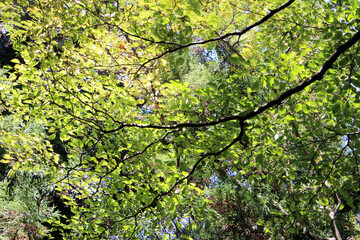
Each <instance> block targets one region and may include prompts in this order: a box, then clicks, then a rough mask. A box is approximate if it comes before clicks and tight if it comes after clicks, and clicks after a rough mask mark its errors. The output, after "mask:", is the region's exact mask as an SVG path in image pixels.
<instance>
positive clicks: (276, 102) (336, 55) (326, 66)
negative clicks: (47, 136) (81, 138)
mask: <svg viewBox="0 0 360 240" xmlns="http://www.w3.org/2000/svg"><path fill="white" fill-rule="evenodd" d="M359 40H360V31H359V32H357V33H356V34H354V35H353V36H352V37H351V38H350V39H349V40H348V41H346V42H345V43H344V44H342V45H340V46H338V47H337V48H336V50H335V51H334V52H333V54H332V55H331V56H330V57H329V58H328V59H327V60H326V61H325V63H324V64H323V65H322V66H321V68H320V69H319V71H317V72H316V73H315V74H313V75H312V76H311V77H310V78H309V79H308V80H306V81H304V82H302V83H301V84H299V85H298V86H296V87H294V88H291V89H289V90H287V91H285V92H283V93H282V94H281V95H280V96H279V97H277V98H276V99H274V100H271V101H270V102H267V103H266V104H264V105H263V106H261V107H258V108H257V109H255V110H253V111H251V112H249V113H247V114H245V115H230V116H226V117H221V118H218V119H216V120H214V121H209V122H202V123H191V122H188V123H178V124H174V125H153V124H149V125H145V124H134V123H130V124H122V125H120V126H119V127H117V128H114V129H111V130H105V129H100V131H102V132H103V133H112V132H116V131H119V130H120V129H123V128H127V127H136V128H154V129H176V128H185V127H204V126H213V125H217V124H220V123H224V122H228V121H232V120H240V121H242V122H245V121H246V120H249V119H251V118H253V117H256V116H257V115H259V114H261V113H263V112H265V111H266V110H268V109H270V108H272V107H275V106H277V105H279V104H281V103H282V102H283V101H284V100H286V99H288V98H289V97H291V96H292V95H294V94H296V93H299V92H301V91H302V90H304V89H305V88H306V87H307V86H309V85H311V84H312V83H314V82H316V81H318V80H321V79H322V78H323V77H324V75H325V73H326V72H327V71H328V70H329V69H330V67H331V66H332V65H333V64H334V62H335V61H336V60H337V59H338V58H339V57H340V55H341V54H343V53H344V52H345V51H346V50H347V49H349V48H350V47H352V46H353V45H354V44H355V43H357V42H358V41H359Z"/></svg>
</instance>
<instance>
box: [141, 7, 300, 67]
mask: <svg viewBox="0 0 360 240" xmlns="http://www.w3.org/2000/svg"><path fill="white" fill-rule="evenodd" d="M293 2H295V0H290V1H288V2H287V3H285V4H284V5H282V6H280V7H278V8H276V9H274V10H270V13H269V14H267V15H265V16H264V17H263V18H262V19H260V20H259V21H257V22H255V23H254V24H252V25H250V26H248V27H246V28H244V29H243V30H241V31H239V32H232V33H227V34H224V35H222V36H220V37H217V38H211V39H207V40H203V41H199V42H192V43H188V44H185V45H180V46H178V47H176V48H173V49H169V50H166V51H165V52H163V53H162V54H160V55H158V56H156V57H154V58H151V59H149V60H147V61H146V62H144V63H143V64H142V65H141V66H140V68H139V69H138V71H139V70H140V69H142V68H143V67H145V65H147V64H148V63H150V62H152V61H155V60H157V59H160V58H162V57H163V56H165V55H166V54H168V53H173V52H176V51H179V50H180V49H183V48H188V47H191V46H195V45H204V44H207V43H211V42H217V41H220V40H223V39H225V38H228V37H231V36H239V37H240V36H242V35H244V34H245V33H247V32H249V31H251V30H252V29H254V28H255V27H257V26H259V25H261V24H263V23H264V22H266V21H267V20H269V19H270V18H271V17H272V16H274V15H275V14H277V13H278V12H280V11H282V10H284V9H285V8H287V7H289V6H290V5H291V4H292V3H293ZM138 71H137V72H138Z"/></svg>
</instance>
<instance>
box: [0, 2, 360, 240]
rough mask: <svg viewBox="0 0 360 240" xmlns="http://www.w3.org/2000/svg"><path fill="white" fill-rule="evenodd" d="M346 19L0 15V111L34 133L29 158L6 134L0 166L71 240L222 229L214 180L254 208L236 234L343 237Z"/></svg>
mask: <svg viewBox="0 0 360 240" xmlns="http://www.w3.org/2000/svg"><path fill="white" fill-rule="evenodd" d="M358 5H359V3H358V1H357V0H352V1H350V0H349V1H308V0H302V1H301V0H299V1H295V0H290V1H288V2H283V1H277V0H273V1H271V2H263V1H225V0H224V1H222V0H219V1H195V0H189V1H171V0H161V1H141V0H139V1H92V2H89V1H81V0H80V1H65V0H59V1H47V0H44V1H24V0H23V1H15V2H13V1H4V2H3V3H1V4H0V7H1V14H2V16H1V19H2V21H3V23H4V25H5V27H6V29H7V30H8V31H9V32H10V33H11V43H12V45H13V48H14V49H15V50H16V51H17V52H18V53H19V57H18V59H16V58H15V59H13V60H12V62H13V63H14V67H13V69H12V73H11V74H10V75H9V76H8V77H7V79H6V80H7V81H8V82H10V83H11V84H10V87H9V88H6V89H3V90H2V94H1V97H2V98H4V97H6V103H9V106H7V108H8V109H9V111H10V112H11V113H12V114H13V115H14V116H16V118H18V119H21V120H23V121H25V122H27V123H41V124H43V126H46V128H47V130H46V131H44V134H43V135H42V137H41V138H39V139H38V144H37V145H32V144H31V143H30V142H29V141H23V142H21V143H19V142H18V141H15V140H14V136H15V135H16V137H17V138H21V137H22V139H26V138H24V134H27V133H26V132H18V133H16V134H15V133H7V136H6V137H2V138H1V140H0V142H1V144H2V145H3V146H7V147H8V150H7V151H8V154H7V155H6V159H7V161H10V163H11V164H12V168H13V171H20V170H22V171H29V170H31V169H33V168H34V167H35V166H36V165H39V164H40V165H42V166H46V168H47V169H48V173H49V174H50V173H51V174H52V175H53V181H54V185H56V187H57V191H59V192H61V193H62V197H63V199H64V200H65V201H67V204H68V205H69V206H70V207H71V209H72V213H73V214H74V215H73V216H72V217H71V218H70V219H69V224H68V225H66V224H64V223H59V225H62V227H65V228H66V227H67V228H69V229H71V232H70V233H68V234H69V236H68V237H71V238H76V237H77V238H109V237H118V238H123V239H126V238H128V239H131V238H139V237H140V236H143V237H144V238H145V237H148V236H150V237H152V238H156V237H157V238H160V239H162V238H166V237H168V236H169V235H170V237H177V238H184V239H186V238H188V239H191V238H201V236H204V235H202V234H206V228H207V227H208V226H209V223H210V220H211V218H208V219H206V214H205V213H213V214H223V216H224V217H223V218H222V219H223V222H218V225H221V224H222V223H223V224H224V225H223V226H225V224H228V223H229V222H226V221H232V220H231V218H228V217H226V215H228V216H230V215H231V214H229V212H226V211H223V210H225V208H224V209H219V208H218V207H217V203H216V200H217V199H221V198H218V197H214V196H216V194H215V195H213V197H210V198H209V195H208V194H205V193H207V192H208V191H209V182H213V181H215V180H214V176H221V177H222V178H225V179H226V181H230V182H231V184H232V185H233V186H236V188H235V189H237V190H236V191H238V193H240V192H244V194H245V192H246V194H245V195H244V196H247V198H250V199H251V197H250V196H252V198H253V199H254V202H253V203H251V204H249V205H248V207H250V208H252V210H254V208H255V207H256V206H263V207H264V211H263V212H262V213H261V214H259V213H257V212H255V211H252V210H251V211H249V213H250V212H251V213H252V214H253V218H252V219H251V221H250V219H248V220H249V221H247V220H246V221H244V223H246V224H248V225H247V228H248V229H249V226H251V225H253V229H263V235H259V236H261V237H267V238H270V237H273V238H281V237H282V238H286V239H296V238H309V239H325V238H329V237H331V236H333V237H334V238H336V239H342V238H345V237H347V236H355V235H356V234H358V233H357V231H356V229H355V225H354V224H352V223H351V221H350V220H351V219H354V216H355V214H356V213H358V210H359V200H360V199H359V194H358V193H359V186H360V185H359V179H360V178H359V154H358V151H359V150H358V149H359V147H358V145H359V139H358V135H359V130H358V129H359V121H358V118H357V114H358V107H359V96H358V89H359V73H358V71H357V70H358V67H359V61H360V59H359V57H358V51H359V43H358V42H359V39H360V32H359V26H358V22H359V21H358V17H359V14H360V9H359V6H358ZM24 16H26V17H24ZM194 59H195V60H194ZM211 64H213V65H211ZM174 66H176V67H174ZM211 66H213V67H211ZM214 66H220V67H214ZM196 69H197V70H198V72H196V71H195V70H196ZM199 69H200V70H199ZM200 73H201V74H204V75H202V76H206V77H204V78H201V79H202V80H203V81H201V82H196V80H197V79H196V77H195V76H197V75H199V74H200ZM205 73H206V74H205ZM208 73H211V74H208ZM191 74H193V75H191ZM212 76H215V77H212ZM204 79H205V80H204ZM190 80H191V81H190ZM189 82H190V83H191V84H189ZM45 133H46V134H45ZM14 134H15V135H14ZM54 139H57V142H58V143H59V144H60V145H61V146H62V149H63V150H64V151H65V152H66V157H63V158H59V157H58V156H57V154H56V153H54V152H52V151H51V147H50V148H49V147H46V148H44V146H49V145H50V144H49V142H48V141H53V140H54ZM50 146H51V145H50ZM19 149H21V151H19ZM45 149H46V151H45ZM34 155H36V157H33V156H34ZM5 161H6V160H5ZM212 184H214V183H212ZM210 185H211V184H210ZM229 191H230V190H229ZM236 191H235V192H236ZM234 194H235V193H234ZM234 196H236V194H235V195H234ZM236 199H237V200H236V201H237V202H238V203H239V202H240V203H241V202H242V200H241V198H236ZM228 200H229V199H227V200H226V201H228ZM236 201H235V202H236ZM235 205H236V204H235ZM211 206H212V207H211ZM232 206H233V205H232ZM232 209H235V210H234V211H239V210H236V208H233V207H232ZM265 210H266V211H265ZM345 216H347V217H345ZM340 219H343V220H340ZM344 219H345V220H344ZM346 219H347V220H346ZM349 219H350V220H349ZM219 221H220V220H219ZM249 224H250V225H249ZM204 230H205V231H204ZM237 230H238V232H239V235H238V236H239V237H240V238H241V237H244V236H245V235H244V234H243V233H241V231H243V230H241V228H240V227H239V228H237ZM235 232H236V231H235ZM64 236H65V233H64ZM206 237H207V238H211V237H212V236H210V235H207V236H206ZM245 238H246V236H245Z"/></svg>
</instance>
